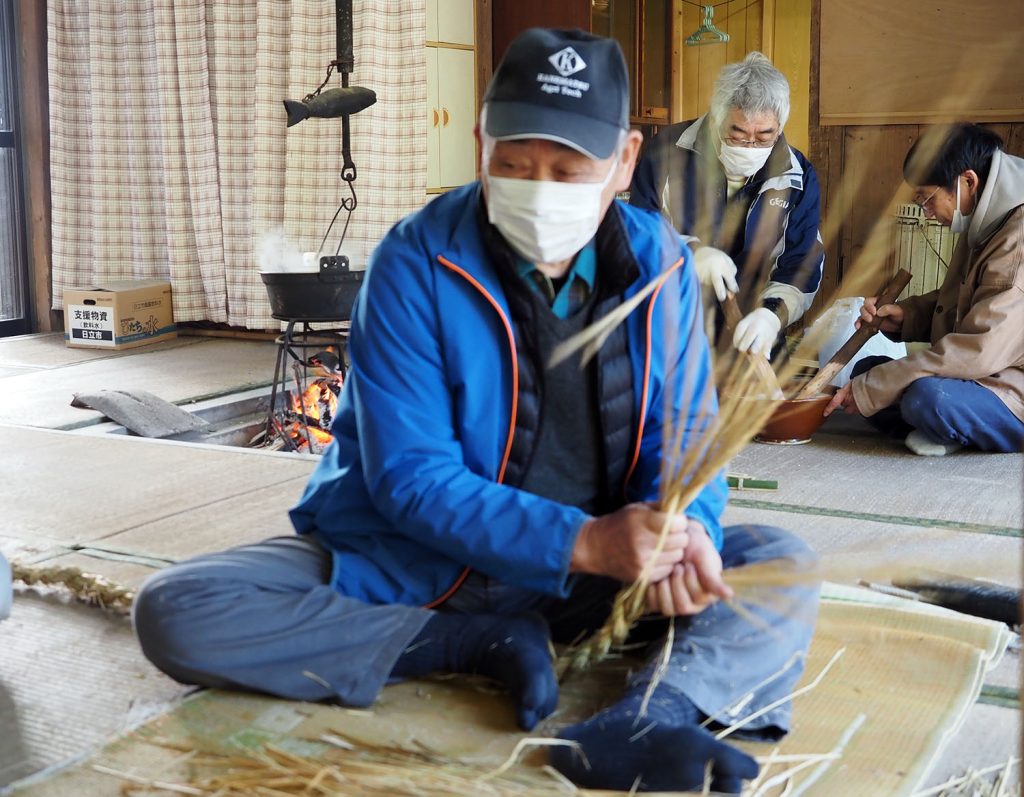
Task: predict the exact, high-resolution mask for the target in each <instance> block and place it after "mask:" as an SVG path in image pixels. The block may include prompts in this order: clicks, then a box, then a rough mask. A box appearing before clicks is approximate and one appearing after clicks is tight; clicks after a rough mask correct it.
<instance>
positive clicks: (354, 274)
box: [260, 255, 365, 321]
mask: <svg viewBox="0 0 1024 797" xmlns="http://www.w3.org/2000/svg"><path fill="white" fill-rule="evenodd" d="M364 273H365V272H363V271H352V270H350V269H349V263H348V258H347V257H346V256H345V255H340V256H338V257H329V256H324V257H321V258H320V270H319V271H317V272H311V273H308V274H277V273H269V272H261V273H260V279H262V280H263V284H264V285H266V286H267V295H268V296H269V297H270V311H271V315H273V317H274V318H276V319H278V320H281V321H290V320H300V321H347V320H348V319H349V317H350V316H351V315H352V304H353V302H355V299H356V294H357V293H359V287H360V286H361V285H362V284H363V274H364Z"/></svg>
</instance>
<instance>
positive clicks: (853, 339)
mask: <svg viewBox="0 0 1024 797" xmlns="http://www.w3.org/2000/svg"><path fill="white" fill-rule="evenodd" d="M911 276H912V275H911V273H910V272H909V271H907V270H906V269H905V268H901V269H900V270H899V271H897V272H896V273H895V274H894V275H893V277H892V279H890V280H889V281H888V282H887V283H886V284H885V287H884V288H882V290H881V291H880V292H879V293H878V301H877V303H876V304H875V307H876V308H877V307H883V306H884V305H887V304H892V303H893V302H895V301H896V298H897V297H898V296H899V295H900V294H901V293H903V289H904V288H906V287H907V285H909V284H910V279H911ZM881 324H882V319H881V318H879V317H878V316H877V315H876V316H875V320H874V321H872V322H871V323H870V324H865V323H861V325H860V329H858V330H857V331H856V332H854V333H853V334H852V335H850V337H849V339H848V340H847V341H846V343H844V344H843V345H842V346H841V347H840V349H839V351H837V352H836V353H835V354H833V355H832V359H831V360H829V361H828V362H827V363H825V365H823V366H822V367H821V369H819V371H818V373H816V374H815V375H814V376H813V377H811V379H810V380H809V381H808V382H807V384H805V385H804V386H803V387H802V388H800V392H799V393H797V394H796V396H795V398H798V399H801V398H811V397H812V396H816V395H818V394H819V393H820V392H821V391H822V390H823V389H824V387H825V386H826V385H827V384H829V382H831V381H832V380H833V379H834V378H835V375H836V374H838V373H839V372H840V371H842V370H843V368H845V367H846V364H847V363H848V362H850V360H852V359H853V355H855V354H856V353H857V352H859V351H860V350H861V348H862V347H863V346H864V344H865V343H867V342H868V341H869V340H871V338H873V337H874V335H875V333H876V332H878V328H879V327H880V326H881Z"/></svg>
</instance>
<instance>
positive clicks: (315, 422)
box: [282, 376, 342, 454]
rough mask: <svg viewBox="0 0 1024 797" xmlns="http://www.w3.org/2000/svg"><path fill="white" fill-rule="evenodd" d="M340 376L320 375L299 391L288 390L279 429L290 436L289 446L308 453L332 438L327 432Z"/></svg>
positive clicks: (336, 398) (339, 384)
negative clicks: (303, 389)
mask: <svg viewBox="0 0 1024 797" xmlns="http://www.w3.org/2000/svg"><path fill="white" fill-rule="evenodd" d="M341 383H342V380H341V377H340V376H334V377H320V378H318V379H315V380H313V382H311V383H310V385H309V387H308V388H306V391H305V392H304V393H302V394H301V395H298V394H297V393H290V394H289V396H288V405H289V406H288V409H287V410H286V411H285V418H284V422H283V423H282V430H283V432H284V433H285V434H286V435H288V437H289V439H290V440H291V445H290V446H288V447H289V448H294V449H295V450H298V451H309V448H310V441H312V443H313V450H312V452H311V453H314V454H319V453H320V451H321V450H322V449H323V447H324V446H326V445H327V444H328V443H330V442H331V440H333V439H334V438H333V437H332V436H331V433H330V428H331V422H332V421H333V420H334V414H335V412H336V411H337V409H338V394H339V393H340V392H341Z"/></svg>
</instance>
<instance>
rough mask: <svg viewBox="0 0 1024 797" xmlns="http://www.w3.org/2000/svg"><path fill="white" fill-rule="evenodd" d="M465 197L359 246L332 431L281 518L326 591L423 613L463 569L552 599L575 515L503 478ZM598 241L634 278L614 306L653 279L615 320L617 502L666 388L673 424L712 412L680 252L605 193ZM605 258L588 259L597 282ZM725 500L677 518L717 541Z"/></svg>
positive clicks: (516, 381)
mask: <svg viewBox="0 0 1024 797" xmlns="http://www.w3.org/2000/svg"><path fill="white" fill-rule="evenodd" d="M480 201H481V200H480V197H479V184H478V183H472V184H470V185H468V186H464V187H462V188H459V189H457V190H454V191H451V192H449V193H446V194H444V195H443V196H440V197H438V198H437V199H435V200H434V201H432V202H431V203H430V204H428V205H427V206H426V207H425V208H423V209H422V210H421V211H419V212H417V213H415V214H413V215H411V216H409V217H408V218H406V219H405V220H403V221H401V222H400V223H399V224H397V225H396V226H395V227H394V228H392V230H391V231H390V232H389V233H388V234H387V236H386V237H385V238H384V240H383V241H382V242H381V243H380V245H379V246H378V247H377V249H376V250H375V252H374V254H373V256H372V258H371V261H370V265H369V267H368V270H367V273H366V278H365V281H364V283H363V286H362V289H361V291H360V294H359V296H358V298H357V300H356V303H355V307H354V310H353V314H352V329H351V337H350V341H349V356H350V362H351V367H350V370H349V374H348V379H347V381H346V382H345V386H344V389H343V390H342V394H341V398H340V402H339V408H338V413H337V416H336V418H335V421H334V424H333V426H332V429H331V431H332V433H333V434H334V441H333V442H332V443H331V444H330V445H329V446H328V447H327V449H326V451H325V452H324V455H323V457H322V459H321V461H320V463H319V464H318V466H317V468H316V470H315V471H314V473H313V475H312V476H311V478H310V481H309V484H308V485H307V487H306V490H305V493H304V495H303V497H302V499H301V501H300V502H299V504H298V505H297V506H296V507H295V508H294V509H292V511H291V517H292V521H293V524H294V526H295V528H296V530H297V531H298V532H299V533H300V534H312V535H314V536H315V537H316V538H317V540H319V542H320V543H322V544H323V545H324V546H325V547H327V548H328V549H329V550H331V551H332V552H333V560H334V568H333V576H332V583H333V585H334V587H335V588H336V589H337V590H339V591H340V592H342V593H344V594H346V595H349V596H351V597H355V598H358V599H361V600H364V601H368V602H371V603H403V604H408V605H423V606H436V605H438V604H439V603H441V602H443V601H444V600H446V599H447V598H448V597H450V596H451V595H452V594H453V593H454V592H455V590H456V589H458V587H459V585H460V584H461V583H462V581H463V580H464V579H465V577H466V575H467V574H468V572H469V571H470V570H471V569H477V570H479V571H481V572H482V573H484V574H486V575H489V576H491V577H494V578H498V579H500V580H502V581H503V582H505V583H509V584H513V585H517V586H520V587H523V588H526V589H533V590H537V591H539V592H544V593H548V594H551V595H559V596H565V595H567V594H568V590H569V583H568V582H569V572H568V571H569V561H570V556H571V552H572V548H573V544H574V542H575V540H576V535H577V533H578V532H579V530H580V527H581V526H582V525H583V523H584V521H585V520H587V517H588V516H587V515H586V514H585V513H584V512H583V511H581V510H580V509H577V508H576V507H572V506H565V505H562V504H559V503H556V502H554V501H551V500H548V499H546V498H542V497H539V496H537V495H533V494H530V493H527V492H524V491H522V490H519V489H517V488H515V487H513V486H510V485H508V484H505V483H504V482H505V480H506V471H507V469H508V468H509V458H510V453H511V452H512V449H513V437H514V436H515V435H516V429H517V418H516V414H517V409H518V408H519V406H520V397H519V395H518V394H519V391H520V363H519V358H518V355H517V343H518V341H517V339H516V333H515V324H514V322H513V319H512V318H511V316H510V310H509V303H508V298H507V296H506V293H505V291H504V290H503V288H502V276H501V275H500V274H499V273H498V271H497V269H496V266H495V263H494V262H492V258H491V257H490V256H489V251H490V250H489V249H488V248H487V247H486V246H485V242H484V235H483V232H482V229H481V227H482V221H481V218H482V217H481V215H480V214H479V206H480ZM602 236H604V237H606V238H608V237H611V238H614V239H617V240H619V241H621V242H624V243H623V245H622V247H621V248H620V249H618V250H617V251H619V252H624V253H625V255H624V257H625V258H626V259H629V260H631V261H632V262H630V263H629V264H628V265H629V268H630V269H631V271H630V273H635V274H636V275H637V278H636V279H635V280H634V281H633V282H632V283H631V284H629V285H628V287H626V288H625V290H624V292H623V298H624V299H627V298H628V297H630V296H634V295H636V294H637V293H638V292H639V291H641V290H642V289H643V288H644V287H645V286H647V285H648V284H649V283H651V281H652V280H653V281H656V282H655V283H654V284H655V288H654V290H653V291H651V293H650V295H648V296H647V297H646V298H644V300H643V301H642V302H641V303H640V305H639V306H638V307H637V309H636V310H635V311H634V312H633V313H632V314H631V315H630V316H629V318H628V319H627V320H626V322H625V323H624V325H623V326H624V329H625V332H624V335H623V339H622V346H623V351H624V352H625V351H628V356H626V355H624V359H625V360H626V361H627V362H628V363H629V368H628V369H627V370H629V371H631V373H632V391H631V394H632V402H631V403H632V407H633V410H632V414H631V417H632V423H631V426H632V435H633V439H632V441H630V442H629V453H630V457H629V462H628V467H625V468H623V469H622V472H623V474H624V478H622V479H620V487H621V488H622V493H623V494H622V496H621V498H620V499H619V501H618V503H619V504H620V505H621V504H625V503H627V502H629V501H650V500H656V499H657V497H658V485H659V474H660V470H661V467H662V460H663V451H662V434H663V431H662V424H663V420H664V412H665V404H666V393H667V392H670V393H671V395H672V404H673V406H674V410H673V411H674V412H675V413H676V414H677V416H678V417H680V418H682V419H683V420H684V421H685V422H686V425H687V429H688V430H689V431H688V434H693V433H695V431H696V430H697V429H698V428H700V427H701V425H702V424H705V423H708V422H709V418H710V416H713V415H714V413H715V412H716V411H717V404H716V400H715V396H714V387H713V377H712V373H711V365H710V356H709V351H708V344H707V339H706V337H705V336H704V334H703V332H702V331H701V330H702V326H701V324H702V321H701V317H700V313H701V311H700V301H699V297H700V293H699V286H698V284H697V281H696V278H695V276H694V274H693V270H692V265H691V259H692V256H691V254H690V251H689V249H688V248H687V247H686V245H685V244H684V243H683V242H682V240H681V238H680V237H679V235H678V234H677V233H675V231H673V230H672V229H671V227H670V226H669V225H668V224H667V223H666V222H665V221H664V220H663V219H662V218H660V217H659V216H658V215H657V214H654V213H650V212H648V211H644V210H641V209H638V208H632V207H629V206H628V205H625V204H623V203H621V202H615V203H614V204H613V205H612V207H611V208H610V209H609V211H608V214H607V215H606V217H605V220H604V221H603V222H602V225H601V230H599V232H598V240H599V241H600V240H601V239H602ZM609 251H616V250H614V249H613V248H612V249H610V250H609ZM604 268H605V264H604V263H603V262H602V257H601V254H600V252H599V256H598V280H599V281H600V280H601V273H602V269H604ZM667 329H671V330H682V332H673V333H672V334H664V330H667ZM666 374H669V375H670V376H666ZM627 385H628V383H627ZM684 391H685V393H686V395H684ZM629 392H630V391H629V390H628V389H627V393H629ZM688 396H689V398H688ZM725 500H726V487H725V482H724V478H723V477H722V476H721V474H720V475H719V477H718V478H717V479H715V480H714V481H712V482H711V483H710V484H709V485H707V486H706V487H705V488H704V489H703V491H702V492H701V493H700V494H699V495H698V496H697V498H696V499H695V500H694V501H693V503H692V504H691V505H690V506H689V507H688V508H687V512H686V513H687V515H689V516H691V517H693V518H694V519H696V520H699V521H700V522H701V523H703V525H704V526H705V528H706V529H707V530H708V532H709V534H710V535H711V537H712V539H713V540H714V541H715V544H716V545H717V546H718V547H719V548H720V547H721V541H722V531H721V524H720V521H719V516H720V515H721V512H722V510H723V509H724V506H725Z"/></svg>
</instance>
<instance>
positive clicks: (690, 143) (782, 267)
mask: <svg viewBox="0 0 1024 797" xmlns="http://www.w3.org/2000/svg"><path fill="white" fill-rule="evenodd" d="M788 118H789V83H788V82H787V81H786V77H785V76H784V75H783V74H782V73H781V72H780V71H779V70H778V69H776V68H775V67H774V66H772V64H771V62H770V61H769V60H768V59H767V58H766V57H765V56H764V55H762V54H761V53H757V52H754V53H750V54H748V55H747V57H746V58H744V59H743V60H742V61H740V62H738V63H735V64H728V65H727V66H725V67H724V68H723V69H722V71H721V73H720V74H719V76H718V80H717V82H716V83H715V89H714V93H713V94H712V97H711V110H710V112H709V113H707V114H705V115H704V116H701V117H700V118H699V119H696V120H690V121H688V122H680V123H679V124H675V125H670V126H668V127H666V128H664V129H663V130H661V131H660V132H659V133H658V135H657V136H655V138H654V139H653V140H652V141H651V143H650V144H649V146H648V148H647V151H646V152H645V154H644V156H643V158H642V159H641V161H640V163H639V165H638V166H637V169H636V174H635V175H634V177H633V185H632V186H631V187H630V194H629V201H630V202H631V203H632V204H634V205H637V206H638V207H642V208H648V209H650V210H660V211H661V212H663V213H664V214H665V216H666V217H667V218H668V219H670V220H671V221H672V224H673V225H674V226H675V228H676V229H677V230H679V232H680V233H682V234H683V236H684V238H686V240H687V243H688V244H689V245H690V247H691V248H692V249H693V250H694V259H695V263H696V270H697V276H698V277H699V278H700V281H701V283H702V284H703V285H705V286H706V287H707V288H709V289H710V290H713V291H714V295H715V297H717V299H718V300H719V301H723V300H724V299H725V298H726V294H727V292H730V293H737V292H740V293H741V297H740V298H741V299H742V300H747V299H748V297H749V300H750V301H751V302H754V303H756V305H757V306H756V307H755V309H753V310H752V311H751V312H750V313H748V314H747V315H746V316H744V318H743V319H742V321H741V322H740V323H739V324H738V325H737V327H736V330H735V332H734V333H733V339H732V340H733V345H735V347H736V348H737V349H738V350H740V351H751V352H756V353H760V354H764V355H766V356H767V355H770V353H771V352H772V350H773V348H777V347H778V346H781V345H782V343H783V338H782V331H783V330H785V328H786V327H787V326H788V325H790V324H792V323H793V322H794V321H796V320H797V319H799V318H800V317H801V316H802V315H803V314H804V313H805V312H807V309H808V308H809V307H810V306H811V302H813V301H814V296H815V294H816V293H817V292H818V287H819V285H820V284H821V272H822V266H823V264H824V262H825V254H824V247H823V246H822V242H821V235H820V233H819V231H818V226H819V223H820V205H821V201H820V192H819V188H818V178H817V175H816V174H815V172H814V167H813V166H812V165H811V164H810V162H809V161H808V160H807V158H805V157H804V155H803V153H801V152H800V151H799V150H797V149H795V148H794V147H791V146H790V145H789V143H788V142H787V141H786V137H785V135H784V134H783V132H782V130H783V128H784V127H785V125H786V120H787V119H788ZM716 318H717V324H716V327H717V328H720V327H721V323H722V317H721V314H720V313H716Z"/></svg>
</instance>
